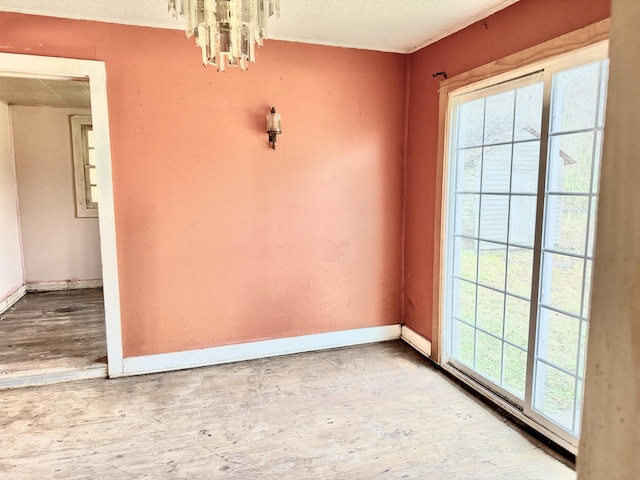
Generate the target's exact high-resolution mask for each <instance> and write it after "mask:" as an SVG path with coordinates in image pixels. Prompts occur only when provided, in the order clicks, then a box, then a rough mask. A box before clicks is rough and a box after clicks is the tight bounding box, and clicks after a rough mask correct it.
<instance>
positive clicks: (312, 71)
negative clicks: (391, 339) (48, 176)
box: [0, 13, 406, 357]
mask: <svg viewBox="0 0 640 480" xmlns="http://www.w3.org/2000/svg"><path fill="white" fill-rule="evenodd" d="M0 32H1V33H0V40H1V41H0V45H2V46H3V47H2V51H4V52H10V53H28V54H35V55H48V56H62V57H72V58H81V59H97V60H102V61H104V62H106V70H107V93H108V101H109V114H110V130H111V147H112V162H113V179H114V195H115V212H116V235H117V245H118V255H119V271H120V295H121V312H122V328H123V345H124V354H125V357H130V356H138V355H145V354H154V353H162V352H174V351H181V350H188V349H195V348H200V347H211V346H216V345H223V344H232V343H239V342H246V341H252V340H259V339H268V338H278V337H287V336H294V335H302V334H310V333H318V332H327V331H336V330H344V329H351V328H358V327H371V326H378V325H388V324H394V323H399V322H400V321H401V287H400V285H401V282H402V273H401V269H402V240H401V239H402V190H403V185H402V179H403V161H404V153H403V152H404V134H405V115H404V114H405V109H404V105H405V88H406V57H403V56H402V55H398V54H389V53H379V52H369V51H362V50H352V49H341V48H332V47H321V46H312V45H303V44H295V43H287V42H276V41H268V42H266V44H265V46H264V47H263V48H261V49H259V50H258V54H257V64H256V65H251V67H250V70H249V71H248V72H239V71H237V70H232V71H228V72H227V73H217V72H216V71H215V68H214V67H207V68H203V66H202V64H200V63H199V58H200V52H199V49H197V48H196V47H195V46H194V44H193V40H186V39H185V38H184V34H183V33H182V32H180V31H171V30H160V29H152V28H143V27H132V26H122V25H114V24H105V23H96V22H87V21H77V20H67V19H55V18H45V17H37V16H28V15H19V14H10V13H1V14H0ZM272 105H273V106H275V107H276V108H277V110H278V112H280V113H281V114H282V123H283V132H284V133H283V134H282V135H281V136H280V137H279V138H278V142H277V150H275V151H273V150H271V149H270V148H269V146H268V143H267V135H266V132H265V113H266V112H267V109H268V108H269V107H271V106H272Z"/></svg>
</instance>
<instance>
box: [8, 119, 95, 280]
mask: <svg viewBox="0 0 640 480" xmlns="http://www.w3.org/2000/svg"><path fill="white" fill-rule="evenodd" d="M76 114H77V115H88V114H90V111H88V110H84V109H69V108H55V107H24V106H12V107H11V117H12V121H13V141H14V149H15V162H16V171H17V179H18V198H19V203H20V222H21V226H22V245H23V250H24V268H25V277H26V282H27V283H38V282H47V281H49V282H51V281H64V280H93V279H100V278H102V270H101V264H100V235H99V230H98V219H97V218H76V215H75V192H74V180H73V156H72V149H71V123H70V121H69V115H76Z"/></svg>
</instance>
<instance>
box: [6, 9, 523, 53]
mask: <svg viewBox="0 0 640 480" xmlns="http://www.w3.org/2000/svg"><path fill="white" fill-rule="evenodd" d="M516 1H517V0H384V1H380V0H280V9H281V15H280V19H279V20H275V19H272V20H271V21H270V22H269V38H274V39H279V40H290V41H295V42H304V43H317V44H322V45H336V46H341V47H355V48H364V49H370V50H381V51H386V52H400V53H410V52H413V51H415V50H417V49H418V48H421V47H423V46H425V45H428V44H429V43H432V42H435V41H436V40H439V39H440V38H442V37H445V36H447V35H449V34H451V33H453V32H455V31H457V30H460V29H461V28H464V27H465V26H467V25H469V24H471V23H473V22H474V21H476V20H480V19H482V18H484V17H486V16H487V15H490V14H491V13H493V12H496V11H498V10H501V9H502V8H504V7H506V6H508V5H510V4H512V3H515V2H516ZM2 10H5V11H12V12H22V13H33V14H40V15H48V16H54V17H67V18H80V19H87V20H99V21H104V22H111V23H124V24H130V25H145V26H150V27H160V28H178V29H180V28H182V25H183V23H182V20H181V19H180V20H175V19H173V17H172V16H171V15H170V14H169V13H168V12H167V2H166V0H47V1H44V0H0V11H2Z"/></svg>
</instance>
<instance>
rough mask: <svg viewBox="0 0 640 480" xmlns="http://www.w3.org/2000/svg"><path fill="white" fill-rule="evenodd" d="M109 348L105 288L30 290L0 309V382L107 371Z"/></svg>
mask: <svg viewBox="0 0 640 480" xmlns="http://www.w3.org/2000/svg"><path fill="white" fill-rule="evenodd" d="M106 352H107V343H106V334H105V324H104V299H103V294H102V289H100V288H90V289H81V290H63V291H55V292H38V293H35V292H34V293H27V294H26V295H25V296H24V297H22V298H21V299H20V300H18V301H17V302H16V303H15V304H14V305H13V306H11V307H10V308H9V309H8V310H6V311H5V312H3V313H2V314H0V387H2V386H6V385H9V386H11V385H12V384H13V383H12V382H14V381H15V382H17V383H16V384H17V385H20V380H24V379H29V378H32V377H38V376H40V377H42V378H44V377H50V378H51V379H55V378H56V376H57V375H65V374H73V373H74V372H84V374H85V375H86V374H87V372H90V371H92V370H93V371H95V370H98V371H102V372H103V373H104V374H106V361H107V360H106ZM97 375H98V376H99V375H100V374H99V373H98V374H97ZM93 376H94V377H95V376H96V375H93ZM103 376H104V375H103Z"/></svg>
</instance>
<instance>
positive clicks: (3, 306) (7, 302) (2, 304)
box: [0, 285, 27, 313]
mask: <svg viewBox="0 0 640 480" xmlns="http://www.w3.org/2000/svg"><path fill="white" fill-rule="evenodd" d="M25 293H27V287H26V285H22V286H21V287H19V288H18V289H17V290H15V291H14V292H12V293H10V294H9V296H7V297H6V298H5V299H4V300H2V301H0V313H3V312H4V311H6V310H7V309H8V308H9V307H10V306H11V305H13V304H14V303H16V302H17V301H18V300H20V299H21V298H22V297H23V296H24V294H25Z"/></svg>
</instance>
